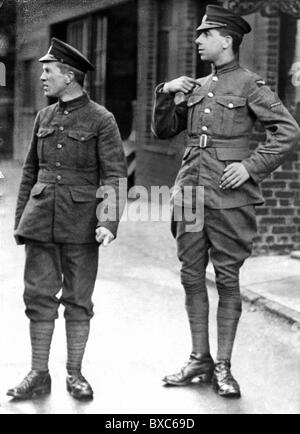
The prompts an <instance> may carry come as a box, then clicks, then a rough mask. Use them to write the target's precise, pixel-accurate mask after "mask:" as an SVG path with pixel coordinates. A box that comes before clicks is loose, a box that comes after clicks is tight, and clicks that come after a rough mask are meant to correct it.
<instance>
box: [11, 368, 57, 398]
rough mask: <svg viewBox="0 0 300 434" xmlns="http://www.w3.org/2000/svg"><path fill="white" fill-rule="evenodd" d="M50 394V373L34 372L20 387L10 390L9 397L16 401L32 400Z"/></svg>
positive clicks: (31, 372)
mask: <svg viewBox="0 0 300 434" xmlns="http://www.w3.org/2000/svg"><path fill="white" fill-rule="evenodd" d="M50 392H51V377H50V374H49V372H38V371H34V370H32V371H30V372H29V374H28V375H26V377H25V378H24V380H23V381H22V382H21V383H20V384H19V385H18V386H16V387H14V388H13V389H9V390H8V392H7V395H8V396H12V397H13V398H15V399H30V398H33V397H35V396H40V395H47V394H49V393H50Z"/></svg>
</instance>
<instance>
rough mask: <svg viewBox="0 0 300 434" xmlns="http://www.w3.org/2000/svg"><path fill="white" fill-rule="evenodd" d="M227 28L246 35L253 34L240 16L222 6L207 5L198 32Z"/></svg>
mask: <svg viewBox="0 0 300 434" xmlns="http://www.w3.org/2000/svg"><path fill="white" fill-rule="evenodd" d="M218 28H226V29H228V30H231V31H233V32H236V33H239V34H240V35H244V34H245V33H249V32H251V27H250V25H249V24H248V23H247V21H245V20H244V19H243V18H242V17H241V16H240V15H237V14H235V13H234V12H232V11H230V10H229V9H225V8H222V6H216V5H207V7H206V13H205V15H204V17H203V19H202V23H201V25H200V26H199V27H198V28H197V30H200V31H201V30H208V29H218Z"/></svg>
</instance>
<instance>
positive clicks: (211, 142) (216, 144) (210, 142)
mask: <svg viewBox="0 0 300 434" xmlns="http://www.w3.org/2000/svg"><path fill="white" fill-rule="evenodd" d="M187 146H194V147H197V148H201V149H205V148H244V149H249V136H242V137H233V138H223V139H217V138H214V137H212V136H208V135H207V134H201V135H200V136H190V137H188V143H187Z"/></svg>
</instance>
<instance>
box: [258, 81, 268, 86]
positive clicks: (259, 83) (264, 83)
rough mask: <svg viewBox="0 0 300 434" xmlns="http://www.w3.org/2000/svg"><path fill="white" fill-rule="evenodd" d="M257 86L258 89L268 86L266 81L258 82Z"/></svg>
mask: <svg viewBox="0 0 300 434" xmlns="http://www.w3.org/2000/svg"><path fill="white" fill-rule="evenodd" d="M256 84H257V86H258V87H262V86H265V85H266V82H265V81H264V80H256Z"/></svg>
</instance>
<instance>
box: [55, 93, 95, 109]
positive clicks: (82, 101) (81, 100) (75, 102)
mask: <svg viewBox="0 0 300 434" xmlns="http://www.w3.org/2000/svg"><path fill="white" fill-rule="evenodd" d="M89 101H90V98H89V96H88V94H87V93H86V92H85V91H83V95H80V96H79V97H77V98H74V99H71V100H69V101H62V100H58V107H59V109H60V110H67V111H69V112H71V111H72V110H77V109H79V108H81V107H83V106H85V105H86V104H87V103H88V102H89Z"/></svg>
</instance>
